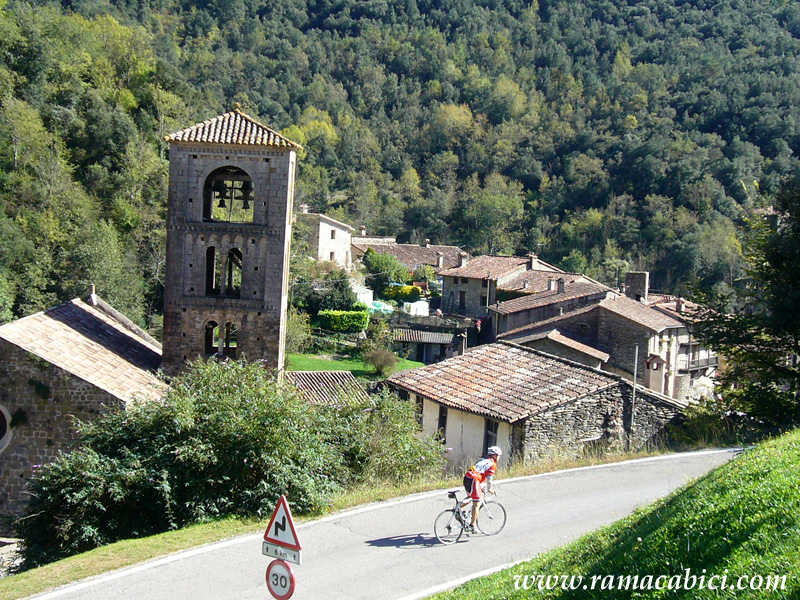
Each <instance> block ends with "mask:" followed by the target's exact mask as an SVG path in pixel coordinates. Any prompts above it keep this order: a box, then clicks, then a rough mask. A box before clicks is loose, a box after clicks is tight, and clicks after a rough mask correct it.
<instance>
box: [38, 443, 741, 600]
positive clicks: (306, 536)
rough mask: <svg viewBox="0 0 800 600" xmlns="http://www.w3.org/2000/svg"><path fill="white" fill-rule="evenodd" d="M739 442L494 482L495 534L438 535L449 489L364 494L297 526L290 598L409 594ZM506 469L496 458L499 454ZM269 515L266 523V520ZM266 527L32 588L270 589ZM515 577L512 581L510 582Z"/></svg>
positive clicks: (490, 564) (505, 556) (622, 505)
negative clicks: (501, 517) (502, 514)
mask: <svg viewBox="0 0 800 600" xmlns="http://www.w3.org/2000/svg"><path fill="white" fill-rule="evenodd" d="M735 454H736V452H735V451H727V450H726V451H711V452H696V453H687V454H677V455H669V456H667V457H657V458H655V459H644V460H639V461H630V462H626V463H617V464H614V465H605V466H602V467H589V468H582V469H573V470H569V471H562V472H558V473H552V474H547V475H538V476H533V477H524V478H518V479H511V480H505V481H499V482H498V483H497V490H498V497H497V499H498V500H500V501H501V502H502V503H503V504H504V505H505V506H506V509H507V510H508V523H507V525H506V528H505V529H504V530H503V531H502V532H501V533H500V534H499V535H497V536H494V537H485V536H482V535H475V536H470V537H462V540H461V541H460V542H459V543H458V544H455V545H452V546H443V545H441V544H439V543H438V542H437V541H436V538H435V537H434V535H433V520H434V518H435V517H436V515H437V514H438V513H439V512H440V511H441V510H443V509H445V508H448V507H449V506H450V505H451V503H450V500H448V498H447V494H446V493H445V492H444V491H440V492H431V493H425V494H417V495H415V496H409V497H407V498H403V499H400V500H397V501H391V502H386V503H381V504H375V505H370V506H367V507H363V508H359V509H355V510H352V511H348V512H344V513H340V514H337V515H333V516H330V517H325V518H323V519H320V520H317V521H314V522H310V523H306V524H304V525H301V526H299V527H298V536H299V538H300V543H301V545H302V547H303V552H302V564H301V565H294V566H293V570H294V574H295V577H296V581H297V584H296V589H295V593H294V595H293V596H292V599H293V600H354V599H370V600H372V599H380V600H392V599H394V600H399V599H402V600H412V598H422V597H424V596H425V595H427V594H428V593H432V592H433V591H435V590H436V589H437V588H444V587H447V585H448V584H452V583H453V582H455V581H456V580H459V579H466V578H469V577H470V576H471V575H473V574H476V573H479V572H483V571H487V570H490V569H495V568H498V567H500V566H502V565H506V564H509V563H513V562H516V561H520V560H523V559H526V558H530V557H532V556H535V555H536V554H539V553H541V552H543V551H545V550H549V549H551V548H554V547H557V546H560V545H563V544H565V543H566V542H569V541H570V540H573V539H575V538H577V537H579V536H581V535H583V534H584V533H587V532H589V531H592V530H594V529H596V528H598V527H600V526H601V525H605V524H607V523H611V522H613V521H616V520H617V519H619V518H621V517H623V516H625V515H627V514H629V513H631V512H632V511H633V510H634V509H635V508H637V507H641V506H644V505H647V504H649V503H651V502H653V501H654V500H656V499H657V498H659V497H662V496H664V495H666V494H668V493H669V492H671V491H673V490H674V489H676V488H678V487H680V486H682V485H683V484H685V483H687V482H688V481H690V480H692V479H695V478H697V477H699V476H701V475H703V474H705V473H707V472H708V471H710V470H711V469H713V468H715V467H717V466H719V465H721V464H723V463H725V462H727V461H728V460H730V459H731V458H733V457H734V456H735ZM501 468H502V465H501ZM265 526H266V524H265ZM261 541H262V536H261V535H249V536H244V537H240V538H236V539H233V540H228V541H226V542H221V543H218V544H211V545H209V546H203V547H201V548H196V549H194V550H189V551H186V552H182V553H179V554H176V555H172V556H169V557H166V558H162V559H157V560H154V561H151V562H148V563H144V564H141V565H138V566H135V567H131V568H128V569H123V570H121V571H117V572H115V573H112V574H110V575H106V576H102V577H99V578H96V579H93V580H88V581H85V582H82V583H80V584H76V585H73V586H69V587H65V588H61V589H59V590H56V591H54V592H50V593H47V594H43V595H40V596H37V598H39V599H44V598H48V599H49V598H59V599H60V600H78V599H80V600H115V599H123V598H124V599H147V600H177V599H181V600H183V599H190V600H212V599H213V600H224V599H231V600H233V599H236V600H244V599H251V598H252V599H258V600H268V599H269V598H271V597H272V596H271V595H270V594H269V592H268V591H267V586H266V581H265V574H266V568H267V565H268V564H269V562H270V560H271V559H269V558H268V557H266V556H263V555H262V554H261ZM511 585H513V583H512V582H509V586H511Z"/></svg>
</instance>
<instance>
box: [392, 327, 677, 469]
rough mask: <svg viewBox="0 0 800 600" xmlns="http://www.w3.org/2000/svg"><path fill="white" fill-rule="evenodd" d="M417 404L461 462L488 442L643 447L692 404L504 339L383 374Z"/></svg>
mask: <svg viewBox="0 0 800 600" xmlns="http://www.w3.org/2000/svg"><path fill="white" fill-rule="evenodd" d="M387 383H388V385H389V386H390V387H391V388H393V389H394V390H395V391H397V392H398V393H399V394H400V396H401V398H405V399H407V400H408V401H410V402H414V403H416V405H417V407H418V415H419V419H420V421H421V424H422V428H423V431H424V432H425V434H427V435H440V436H441V437H442V439H443V442H444V444H445V445H446V446H447V447H448V448H449V449H450V452H449V455H448V459H449V461H450V463H451V465H453V466H458V467H462V466H464V465H467V464H469V463H471V462H472V461H474V460H475V459H476V458H478V457H479V456H481V455H482V453H483V452H485V449H486V448H487V447H488V446H489V445H495V444H496V445H499V446H500V447H501V448H503V450H504V451H506V452H507V453H508V454H509V455H510V457H511V459H512V460H535V459H537V458H541V457H544V456H547V455H549V454H555V453H557V454H560V455H563V454H568V455H569V454H571V455H580V454H581V453H582V452H584V451H585V450H587V449H592V450H597V449H602V448H609V449H616V448H627V447H634V448H639V447H643V446H645V445H646V444H648V443H650V442H652V441H654V440H655V439H656V438H657V437H658V436H659V435H660V433H661V431H662V430H663V428H664V426H665V425H666V424H667V423H669V422H672V421H674V420H676V419H677V418H678V417H679V414H680V411H681V410H683V409H684V408H685V407H686V406H687V404H686V403H684V402H681V401H677V400H675V399H672V398H669V397H666V396H663V395H661V394H657V393H655V392H653V391H651V390H647V389H645V388H642V387H641V386H637V388H636V400H635V403H636V404H635V410H634V409H633V403H634V399H633V385H632V384H631V383H630V382H628V381H626V380H624V379H621V378H619V377H615V376H613V375H610V374H608V373H605V372H603V371H600V370H598V369H593V368H590V367H587V366H585V365H582V364H578V363H575V362H572V361H569V360H566V359H563V358H559V357H556V356H552V355H549V354H545V353H543V352H540V351H537V350H533V349H530V348H525V347H523V346H520V345H517V344H512V343H508V342H498V343H494V344H486V345H483V346H478V347H477V348H473V349H471V350H469V351H467V352H466V353H465V354H464V355H462V356H458V357H455V358H452V359H448V360H445V361H443V362H441V363H437V364H435V365H430V366H427V367H420V368H418V369H411V370H409V371H403V372H401V373H396V374H395V375H393V376H392V377H390V378H389V379H388V381H387Z"/></svg>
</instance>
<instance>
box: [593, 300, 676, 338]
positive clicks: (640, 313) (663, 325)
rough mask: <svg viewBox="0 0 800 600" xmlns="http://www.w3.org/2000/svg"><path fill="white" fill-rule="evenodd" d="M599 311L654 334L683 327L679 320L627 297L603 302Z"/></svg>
mask: <svg viewBox="0 0 800 600" xmlns="http://www.w3.org/2000/svg"><path fill="white" fill-rule="evenodd" d="M600 309H601V310H607V311H609V312H612V313H614V314H617V315H619V316H621V317H624V318H626V319H628V320H629V321H633V322H634V323H637V324H639V325H641V326H642V327H644V328H646V329H650V330H651V331H655V332H656V333H658V332H660V331H663V330H664V329H670V328H675V327H683V323H681V322H680V321H679V320H677V319H674V318H673V317H671V316H669V315H667V314H664V313H662V312H661V311H658V310H656V309H655V308H653V307H652V306H648V305H647V304H643V303H642V302H638V301H637V300H634V299H633V298H628V297H627V296H619V297H618V298H609V299H606V300H603V301H602V302H601V303H600Z"/></svg>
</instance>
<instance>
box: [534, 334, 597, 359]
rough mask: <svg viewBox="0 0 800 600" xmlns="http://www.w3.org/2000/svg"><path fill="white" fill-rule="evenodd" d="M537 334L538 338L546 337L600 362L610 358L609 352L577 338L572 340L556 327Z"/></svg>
mask: <svg viewBox="0 0 800 600" xmlns="http://www.w3.org/2000/svg"><path fill="white" fill-rule="evenodd" d="M539 336H540V339H542V338H548V339H550V340H552V341H553V342H556V343H558V344H561V345H562V346H566V347H567V348H572V349H573V350H575V351H577V352H581V353H583V354H586V355H587V356H591V357H593V358H596V359H597V360H600V361H602V362H608V360H609V359H610V358H611V355H610V354H608V353H606V352H603V351H602V350H598V349H597V348H592V347H591V346H587V345H586V344H582V343H581V342H579V341H577V340H573V339H572V338H570V337H567V336H566V335H564V334H563V333H561V332H560V331H559V330H558V329H553V330H551V331H547V332H543V333H541V334H539Z"/></svg>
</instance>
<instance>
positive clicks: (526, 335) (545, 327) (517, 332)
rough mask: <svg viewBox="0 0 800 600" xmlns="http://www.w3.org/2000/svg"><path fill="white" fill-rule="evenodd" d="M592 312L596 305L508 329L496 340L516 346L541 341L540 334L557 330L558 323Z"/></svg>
mask: <svg viewBox="0 0 800 600" xmlns="http://www.w3.org/2000/svg"><path fill="white" fill-rule="evenodd" d="M593 310H597V305H596V304H591V305H589V306H583V307H581V308H577V309H575V310H571V311H569V312H565V313H564V314H563V315H556V316H555V317H551V318H549V319H544V320H542V321H537V322H535V323H528V324H527V325H522V326H520V327H516V328H514V329H509V330H508V331H504V332H503V333H501V334H499V335H498V336H497V339H498V340H505V341H507V342H514V343H516V344H525V343H526V342H528V341H534V340H538V339H541V336H542V334H547V333H548V332H550V331H552V330H554V329H557V327H558V323H560V322H563V321H567V320H570V319H574V318H575V317H578V316H580V315H585V314H588V313H590V312H592V311H593Z"/></svg>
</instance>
